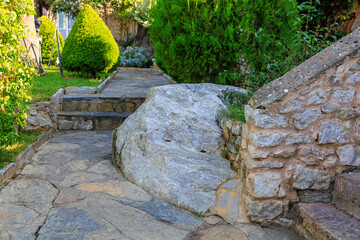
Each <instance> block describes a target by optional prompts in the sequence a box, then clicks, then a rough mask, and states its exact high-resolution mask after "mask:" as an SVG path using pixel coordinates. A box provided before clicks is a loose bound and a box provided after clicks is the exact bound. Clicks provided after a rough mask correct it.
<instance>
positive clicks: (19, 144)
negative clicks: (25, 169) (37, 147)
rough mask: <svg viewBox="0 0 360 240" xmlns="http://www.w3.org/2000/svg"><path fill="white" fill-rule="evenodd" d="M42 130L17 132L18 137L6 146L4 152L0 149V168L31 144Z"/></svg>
mask: <svg viewBox="0 0 360 240" xmlns="http://www.w3.org/2000/svg"><path fill="white" fill-rule="evenodd" d="M41 134H42V132H19V135H20V136H19V139H18V141H16V142H15V143H14V144H13V145H11V146H9V147H7V148H6V151H5V152H1V151H0V169H2V168H4V167H5V166H6V165H7V164H9V163H11V162H15V160H16V157H17V156H18V155H19V154H20V153H21V152H22V151H24V150H25V149H26V148H27V147H28V146H29V145H30V144H32V143H33V142H34V141H35V140H36V139H37V138H38V137H39V136H40V135H41Z"/></svg>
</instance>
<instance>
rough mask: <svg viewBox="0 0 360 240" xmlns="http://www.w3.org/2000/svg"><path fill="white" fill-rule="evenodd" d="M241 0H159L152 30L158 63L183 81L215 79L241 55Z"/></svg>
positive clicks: (152, 15)
mask: <svg viewBox="0 0 360 240" xmlns="http://www.w3.org/2000/svg"><path fill="white" fill-rule="evenodd" d="M242 9H243V5H242V1H240V0H217V1H215V0H201V1H200V0H199V1H196V0H158V1H157V4H156V5H155V6H154V7H153V8H152V10H151V17H152V18H153V19H154V20H153V22H152V24H151V26H150V28H149V32H150V35H151V40H152V42H153V44H154V48H155V53H156V63H157V65H158V66H159V67H160V68H162V69H163V70H164V71H165V72H166V73H167V74H169V75H170V76H171V77H173V78H174V79H175V80H177V81H179V82H214V80H215V78H216V77H217V76H218V74H219V72H222V71H223V70H229V69H233V68H236V62H237V60H238V59H239V57H240V55H241V52H240V50H241V46H242V44H241V41H240V30H241V29H240V27H239V26H240V25H239V24H240V21H241V14H242Z"/></svg>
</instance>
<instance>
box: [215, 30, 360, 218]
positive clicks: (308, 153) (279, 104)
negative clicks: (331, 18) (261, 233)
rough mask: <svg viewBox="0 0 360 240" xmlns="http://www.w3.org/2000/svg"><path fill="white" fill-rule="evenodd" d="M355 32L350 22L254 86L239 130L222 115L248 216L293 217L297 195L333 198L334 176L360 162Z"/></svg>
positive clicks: (359, 79) (358, 55) (359, 87)
mask: <svg viewBox="0 0 360 240" xmlns="http://www.w3.org/2000/svg"><path fill="white" fill-rule="evenodd" d="M359 37H360V32H359V30H356V31H355V32H353V33H351V34H349V35H348V36H346V37H345V38H343V39H341V40H340V41H339V42H337V43H335V44H334V45H332V46H330V47H328V48H327V49H325V50H324V51H322V52H320V53H319V54H317V55H316V56H314V57H313V58H311V59H309V60H308V61H306V62H304V63H303V64H301V65H299V66H298V67H297V68H295V69H293V70H291V71H290V72H288V73H287V74H285V75H284V76H283V77H282V78H279V79H277V80H275V81H273V82H271V83H270V84H268V85H266V86H264V87H263V88H261V89H259V90H258V91H257V92H255V93H254V96H253V98H252V99H251V100H250V105H248V106H246V108H245V116H246V121H247V122H246V124H244V125H242V131H241V133H238V131H237V124H235V131H234V130H233V129H234V123H231V122H230V121H225V122H224V123H223V129H224V131H223V132H224V138H225V140H226V141H227V142H226V146H224V147H223V150H225V151H227V152H226V153H227V156H228V158H229V160H230V161H231V162H234V166H235V167H236V168H237V169H238V170H239V177H240V178H241V179H242V181H243V188H242V189H241V192H239V193H238V194H239V197H240V198H242V200H243V201H244V203H245V210H246V214H247V216H248V217H250V219H251V220H252V221H255V222H262V223H274V222H275V223H282V224H285V225H286V224H291V223H292V220H291V218H292V217H291V216H292V215H294V214H293V209H294V206H295V205H296V204H297V203H299V202H317V201H321V202H329V201H331V192H332V186H333V182H334V179H335V176H336V175H337V174H339V173H341V172H344V171H347V170H350V169H353V168H358V167H360V105H359V103H360V51H359V49H360V45H359V41H360V38H359ZM240 139H241V142H240V146H239V141H240ZM234 190H236V188H234V189H233V191H234ZM229 191H230V190H229ZM219 192H220V190H219V191H218V198H219V199H220V197H219ZM230 192H231V191H230ZM294 211H295V209H294ZM220 215H221V214H220Z"/></svg>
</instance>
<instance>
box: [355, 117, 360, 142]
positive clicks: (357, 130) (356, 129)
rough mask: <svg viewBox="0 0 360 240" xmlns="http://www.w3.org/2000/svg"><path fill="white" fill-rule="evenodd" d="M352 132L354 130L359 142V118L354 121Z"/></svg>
mask: <svg viewBox="0 0 360 240" xmlns="http://www.w3.org/2000/svg"><path fill="white" fill-rule="evenodd" d="M354 132H355V137H356V138H357V141H358V142H360V120H358V121H357V122H356V123H355V126H354Z"/></svg>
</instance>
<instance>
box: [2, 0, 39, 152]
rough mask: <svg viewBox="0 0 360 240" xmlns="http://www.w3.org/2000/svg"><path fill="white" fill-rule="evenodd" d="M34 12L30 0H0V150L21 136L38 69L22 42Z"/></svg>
mask: <svg viewBox="0 0 360 240" xmlns="http://www.w3.org/2000/svg"><path fill="white" fill-rule="evenodd" d="M31 14H34V9H33V1H31V0H0V151H1V149H2V151H3V150H4V148H6V147H7V146H9V145H11V144H12V143H13V142H14V141H15V140H16V139H17V138H18V127H22V126H23V125H24V124H25V120H26V117H27V115H26V111H27V106H26V101H27V100H28V99H29V97H28V96H27V95H26V90H27V88H30V80H31V78H32V76H33V75H34V74H35V69H34V68H33V66H32V65H31V64H30V63H29V61H28V60H27V58H28V54H27V52H26V49H25V48H24V47H23V46H22V45H20V44H19V43H20V42H21V41H22V40H23V38H25V30H24V29H25V23H24V22H23V21H22V19H23V17H24V16H25V15H27V16H29V15H31Z"/></svg>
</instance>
